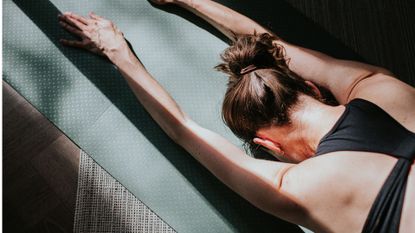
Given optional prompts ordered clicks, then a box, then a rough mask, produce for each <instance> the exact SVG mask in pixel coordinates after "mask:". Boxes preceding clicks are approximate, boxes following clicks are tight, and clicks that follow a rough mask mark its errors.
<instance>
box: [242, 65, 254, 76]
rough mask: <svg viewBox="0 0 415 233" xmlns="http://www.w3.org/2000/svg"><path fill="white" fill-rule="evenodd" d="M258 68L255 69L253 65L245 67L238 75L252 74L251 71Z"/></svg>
mask: <svg viewBox="0 0 415 233" xmlns="http://www.w3.org/2000/svg"><path fill="white" fill-rule="evenodd" d="M257 68H258V67H256V66H255V65H253V64H252V65H249V66H247V67H245V68H243V69H242V70H241V72H239V74H240V75H244V74H247V73H249V72H252V71H254V70H256V69H257Z"/></svg>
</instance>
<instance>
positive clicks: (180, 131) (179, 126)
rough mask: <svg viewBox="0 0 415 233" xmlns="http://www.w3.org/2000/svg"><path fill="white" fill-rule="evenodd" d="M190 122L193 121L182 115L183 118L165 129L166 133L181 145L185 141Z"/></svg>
mask: <svg viewBox="0 0 415 233" xmlns="http://www.w3.org/2000/svg"><path fill="white" fill-rule="evenodd" d="M191 124H194V122H193V121H192V120H191V119H190V118H189V117H188V116H187V115H184V117H183V119H181V120H179V121H177V122H176V123H175V124H173V126H172V127H171V128H170V130H166V133H167V135H168V136H169V137H170V138H171V139H172V140H173V141H174V142H175V143H177V144H179V145H183V143H184V142H185V141H187V138H188V136H187V135H188V132H189V128H190V127H191Z"/></svg>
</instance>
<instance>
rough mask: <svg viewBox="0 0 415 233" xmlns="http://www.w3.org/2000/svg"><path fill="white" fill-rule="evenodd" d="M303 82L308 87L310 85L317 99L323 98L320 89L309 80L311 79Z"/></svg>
mask: <svg viewBox="0 0 415 233" xmlns="http://www.w3.org/2000/svg"><path fill="white" fill-rule="evenodd" d="M305 83H306V84H307V85H308V86H309V87H311V89H312V90H313V92H314V94H315V95H316V96H317V97H318V98H319V99H321V98H323V95H322V94H321V92H320V89H318V87H317V85H316V84H314V83H313V82H311V81H305Z"/></svg>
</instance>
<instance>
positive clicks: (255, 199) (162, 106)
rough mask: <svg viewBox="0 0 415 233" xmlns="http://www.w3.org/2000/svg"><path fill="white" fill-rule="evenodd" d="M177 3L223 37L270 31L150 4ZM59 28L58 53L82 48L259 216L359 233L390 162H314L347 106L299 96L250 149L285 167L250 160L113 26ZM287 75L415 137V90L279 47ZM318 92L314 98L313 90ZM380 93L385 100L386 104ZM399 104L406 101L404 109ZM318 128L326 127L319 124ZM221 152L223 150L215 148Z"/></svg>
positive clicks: (412, 198)
mask: <svg viewBox="0 0 415 233" xmlns="http://www.w3.org/2000/svg"><path fill="white" fill-rule="evenodd" d="M154 2H155V3H157V4H167V3H169V4H178V5H180V6H182V7H184V8H186V9H188V10H189V11H192V12H193V13H195V14H196V15H198V16H200V17H201V18H203V19H205V20H206V21H208V22H209V23H211V24H212V25H213V26H215V27H216V28H218V29H219V30H220V31H222V32H223V33H224V34H225V35H227V36H228V37H229V38H231V39H233V36H234V35H242V34H252V33H253V32H254V31H256V32H258V33H263V32H268V31H267V30H266V29H265V28H263V27H262V26H260V25H259V24H257V23H255V22H254V21H252V20H250V19H249V18H247V17H245V16H243V15H241V14H239V13H237V12H235V11H233V10H231V9H229V8H227V7H225V6H222V5H220V4H218V3H215V2H213V1H209V0H193V1H190V0H189V1H185V0H183V1H179V0H178V1H173V0H164V1H163V0H154ZM59 20H60V23H61V25H62V27H63V28H65V29H66V30H68V31H69V32H71V33H73V34H75V35H77V36H79V38H80V40H79V41H68V40H62V41H61V42H62V43H63V44H64V45H68V46H73V47H77V48H83V49H87V50H89V51H91V52H93V53H96V54H99V55H102V56H106V57H108V59H109V60H110V61H111V62H113V63H114V64H115V65H116V66H117V68H118V70H119V71H120V72H121V74H122V75H123V77H124V78H125V79H126V81H127V83H128V84H129V86H130V88H131V89H132V90H133V91H134V93H135V95H136V97H137V99H138V100H139V101H140V102H141V103H142V105H143V106H144V107H145V108H146V110H147V111H148V112H149V113H150V115H151V116H152V117H153V118H154V120H155V121H156V122H157V123H158V124H159V125H160V127H161V128H162V129H163V130H164V131H165V132H166V133H167V134H168V135H169V136H170V137H171V138H172V139H173V140H174V141H175V142H176V143H178V144H179V145H181V146H182V147H183V148H184V149H186V150H187V151H188V152H189V153H190V154H191V155H192V156H193V157H194V158H195V159H197V160H198V161H199V162H200V163H201V164H203V165H204V166H205V167H206V168H207V169H209V171H210V172H212V174H214V175H215V176H216V177H218V178H219V179H220V180H221V181H222V182H223V183H225V184H226V185H227V186H229V187H230V188H231V189H233V190H234V191H235V192H237V193H238V194H240V195H241V196H242V197H244V198H245V199H247V200H248V201H249V202H251V203H252V204H254V205H256V206H257V207H258V208H261V209H262V210H264V211H266V212H268V213H270V214H273V215H275V216H278V217H280V218H283V219H285V220H287V221H290V222H293V223H296V224H300V225H303V226H305V227H307V228H309V229H311V230H313V231H314V232H361V230H362V227H363V224H364V222H365V220H366V217H367V214H368V212H369V210H370V207H371V205H372V203H373V201H374V199H375V197H376V195H377V193H378V192H379V190H380V188H381V186H382V184H383V182H384V181H385V179H386V177H387V176H388V175H389V172H390V171H391V169H392V168H393V166H394V164H395V163H396V159H395V158H393V157H390V156H387V155H383V154H378V153H370V152H358V151H356V152H350V151H349V152H344V151H339V152H333V153H330V154H326V155H322V156H318V157H312V156H313V154H314V152H315V150H316V148H317V145H318V142H319V141H320V139H321V138H322V137H323V136H324V134H326V133H327V132H328V131H329V130H330V129H331V128H332V127H333V125H334V124H335V122H336V121H337V120H338V118H339V117H340V115H341V114H342V112H343V111H344V106H343V105H339V106H334V107H333V106H327V105H324V104H322V103H320V102H319V101H317V100H315V99H313V98H311V97H308V96H300V98H299V101H298V104H297V105H296V106H295V107H294V109H295V110H294V111H293V113H292V114H291V120H292V122H293V123H292V124H291V125H290V126H282V127H275V126H271V127H268V128H263V129H260V130H258V132H257V137H256V138H255V139H254V141H255V142H256V143H257V144H259V145H262V146H264V147H266V148H267V149H268V150H269V151H270V152H272V153H273V154H275V155H276V154H279V156H281V157H282V158H283V159H284V160H285V161H291V162H296V163H298V164H294V163H283V162H273V161H264V160H258V159H254V158H251V157H249V156H246V154H245V153H244V152H243V151H242V150H240V149H239V148H238V147H236V146H234V145H233V144H231V143H230V142H228V141H227V140H226V139H225V138H223V137H222V136H220V135H218V134H216V133H214V132H212V131H210V130H208V129H205V128H203V127H201V126H199V125H198V124H197V123H196V122H194V121H193V120H192V119H190V118H189V116H187V115H186V114H185V113H184V112H183V111H182V110H181V109H180V107H179V106H178V105H177V104H176V102H175V101H174V100H173V99H172V98H171V96H170V95H169V94H168V93H167V92H166V91H165V90H164V89H163V88H162V87H161V86H160V85H159V84H158V83H157V81H156V80H155V79H154V78H153V77H152V76H151V75H150V74H149V73H148V72H147V71H146V69H145V68H144V66H143V65H142V64H141V63H140V61H138V60H137V58H136V57H135V56H134V55H133V53H132V52H131V50H130V49H129V48H128V46H127V44H126V42H125V40H124V38H123V36H122V33H121V32H120V31H119V30H118V29H117V28H116V27H115V25H114V24H113V23H112V22H111V21H109V20H106V19H104V18H102V17H100V16H97V15H95V14H93V13H91V14H90V15H89V17H82V16H79V15H76V14H74V13H70V12H66V13H64V14H63V15H62V16H60V17H59ZM275 43H278V44H281V45H283V46H284V48H285V50H286V54H287V58H289V59H290V63H289V68H290V69H292V70H293V71H294V72H296V73H297V74H299V75H300V76H302V77H303V78H304V79H306V80H307V81H308V83H309V85H314V83H316V84H318V85H320V86H323V87H325V88H327V89H329V90H330V91H331V92H332V93H333V95H334V96H335V97H336V99H337V100H338V101H339V103H340V104H347V103H348V102H349V101H350V100H352V99H354V98H362V99H366V100H369V101H371V102H373V103H375V104H377V105H378V106H380V107H381V108H382V109H384V110H385V111H386V112H387V113H389V114H390V115H391V116H392V117H394V118H395V119H396V120H397V121H398V122H400V123H401V124H402V125H403V126H404V127H406V128H407V129H408V130H410V131H412V132H415V120H414V119H413V117H411V116H413V115H415V109H414V108H413V106H415V90H414V88H412V87H410V86H409V85H407V84H405V83H403V82H401V81H399V80H398V79H395V78H394V77H393V76H392V74H391V73H390V72H388V71H386V70H385V69H383V68H379V67H375V66H370V65H367V64H362V63H358V62H354V61H345V60H338V59H334V58H331V57H329V56H327V55H325V54H321V53H319V52H316V51H312V50H309V49H305V48H301V47H297V46H295V45H292V44H289V43H287V42H285V41H283V40H280V39H279V40H277V41H275ZM316 91H317V90H316ZM384 93H388V96H387V98H384V97H385V96H384ZM402 100H405V101H402ZM321 119H325V120H324V121H321ZM217 145H220V146H217ZM414 167H415V165H414V164H413V165H412V170H411V172H410V174H409V177H408V185H407V190H406V196H405V200H404V208H403V212H402V217H401V224H400V232H401V233H407V232H415V223H414V222H413V221H412V219H413V218H414V216H413V213H415V172H414V170H415V169H414Z"/></svg>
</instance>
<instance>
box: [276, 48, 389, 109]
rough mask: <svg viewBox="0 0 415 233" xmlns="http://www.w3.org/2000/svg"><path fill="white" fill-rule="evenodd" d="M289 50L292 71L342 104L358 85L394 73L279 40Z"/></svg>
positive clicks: (289, 63)
mask: <svg viewBox="0 0 415 233" xmlns="http://www.w3.org/2000/svg"><path fill="white" fill-rule="evenodd" d="M276 43H278V44H281V45H282V46H283V47H284V48H285V53H286V58H287V61H288V66H289V68H290V69H291V70H292V71H294V72H295V73H297V74H298V75H300V76H301V77H302V78H304V79H305V80H308V81H311V82H313V83H315V84H317V85H319V86H322V87H325V88H327V89H328V90H330V92H331V93H332V94H333V95H334V97H335V98H336V99H337V101H338V102H339V103H340V104H345V103H347V100H348V97H349V95H350V93H351V91H352V90H353V88H354V86H355V85H356V84H357V83H359V82H360V80H363V79H365V78H367V77H370V76H372V75H375V74H377V73H383V74H391V73H390V72H389V71H387V70H386V69H383V68H381V67H377V66H372V65H369V64H365V63H361V62H356V61H350V60H342V59H336V58H333V57H331V56H328V55H326V54H323V53H320V52H317V51H314V50H311V49H306V48H302V47H299V46H295V45H292V44H289V43H287V42H285V41H282V40H278V41H276Z"/></svg>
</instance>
